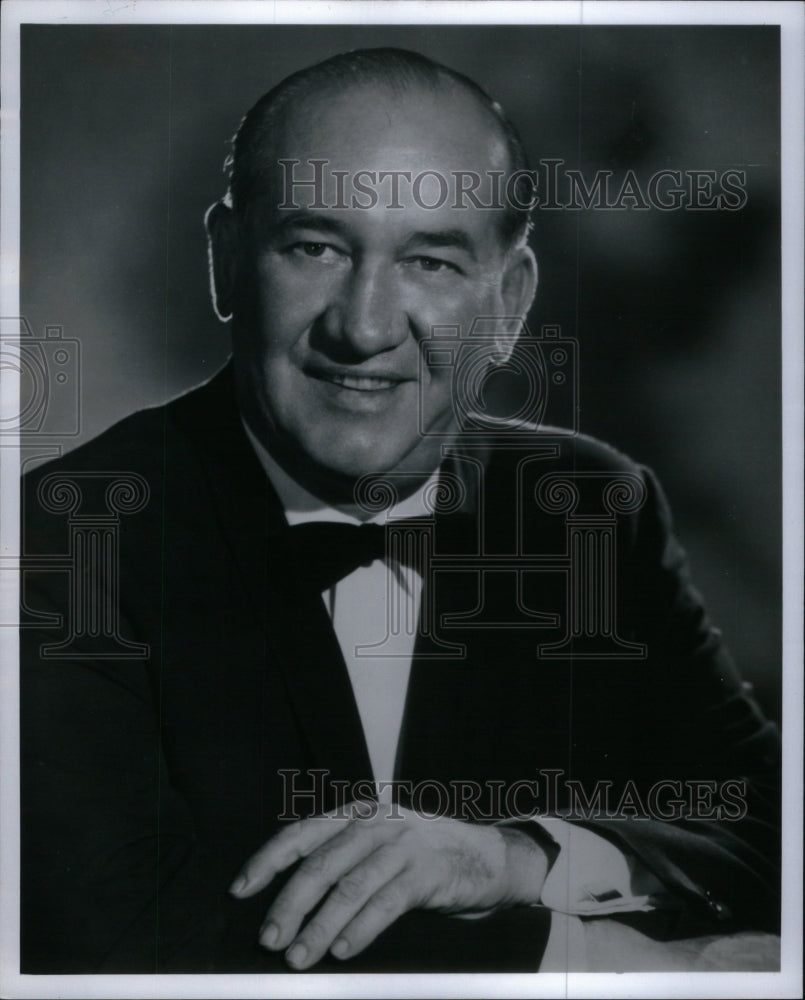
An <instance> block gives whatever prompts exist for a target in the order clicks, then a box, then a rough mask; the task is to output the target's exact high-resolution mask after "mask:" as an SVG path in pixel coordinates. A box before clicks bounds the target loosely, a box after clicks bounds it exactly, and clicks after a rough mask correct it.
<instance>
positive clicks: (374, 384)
mask: <svg viewBox="0 0 805 1000" xmlns="http://www.w3.org/2000/svg"><path fill="white" fill-rule="evenodd" d="M328 380H329V381H330V382H335V384H336V385H342V386H343V387H344V388H345V389H363V390H364V391H369V390H372V389H393V388H394V386H395V385H397V383H396V382H395V381H394V380H393V379H390V378H377V377H373V376H369V375H329V376H328Z"/></svg>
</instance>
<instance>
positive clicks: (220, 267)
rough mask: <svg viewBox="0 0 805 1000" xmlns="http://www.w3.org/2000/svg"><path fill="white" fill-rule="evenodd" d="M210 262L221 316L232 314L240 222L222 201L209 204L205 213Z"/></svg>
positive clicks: (214, 300)
mask: <svg viewBox="0 0 805 1000" xmlns="http://www.w3.org/2000/svg"><path fill="white" fill-rule="evenodd" d="M204 226H205V228H206V230H207V253H208V257H209V266H210V292H211V294H212V304H213V308H214V309H215V312H216V313H217V315H218V318H219V319H220V320H222V321H224V322H225V321H226V320H228V319H231V318H232V303H233V300H234V293H235V278H236V275H237V261H238V223H237V219H236V218H235V213H234V212H233V210H232V209H231V208H230V207H229V205H227V204H226V203H225V202H223V201H216V203H215V204H214V205H210V207H209V208H208V209H207V214H206V215H205V216H204Z"/></svg>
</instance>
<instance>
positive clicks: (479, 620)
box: [22, 50, 778, 972]
mask: <svg viewBox="0 0 805 1000" xmlns="http://www.w3.org/2000/svg"><path fill="white" fill-rule="evenodd" d="M229 166H230V190H229V191H228V193H227V195H226V197H225V198H224V199H222V200H221V201H220V202H218V203H216V204H215V205H214V206H213V207H212V208H211V209H210V210H209V212H208V214H207V228H208V233H209V237H210V251H211V261H212V270H213V284H214V296H215V306H216V309H217V312H218V314H219V316H220V317H221V318H222V319H226V320H227V321H229V320H231V328H232V344H233V356H232V362H231V364H230V365H227V366H226V368H225V369H224V370H223V371H222V372H221V373H219V374H218V375H217V376H216V377H215V378H214V379H212V380H211V381H210V382H209V383H208V384H206V385H204V386H202V387H201V388H199V389H197V390H194V391H193V392H191V393H188V394H187V395H185V396H183V397H181V398H180V399H178V400H175V401H173V402H172V403H169V404H168V405H167V406H165V407H161V408H158V409H155V410H151V411H146V412H143V413H141V414H136V415H134V416H133V417H131V418H129V419H127V420H125V421H123V422H122V423H121V424H119V425H117V426H116V427H114V428H112V429H111V430H110V431H108V432H106V433H105V434H104V435H102V436H101V437H100V438H99V439H97V440H96V441H94V442H92V443H90V444H89V445H88V446H85V447H84V448H81V449H79V450H77V451H76V452H74V453H72V454H70V455H69V456H68V457H67V458H66V459H64V460H62V461H61V462H60V463H58V464H56V465H50V466H46V467H45V468H44V469H42V470H37V472H36V473H35V475H34V477H32V478H30V479H29V480H27V481H26V489H25V499H26V504H27V512H26V522H25V523H26V531H27V533H28V536H29V539H28V540H29V543H30V544H29V549H30V550H31V551H38V552H40V553H42V554H43V555H47V554H49V553H50V554H52V553H57V552H62V551H64V549H65V544H66V542H65V535H66V532H67V531H68V526H67V525H66V524H65V519H64V512H65V511H66V510H68V509H69V510H72V511H73V512H75V510H77V509H78V505H79V504H80V505H81V506H80V509H81V511H82V516H84V517H85V518H86V517H87V516H88V515H89V514H91V513H92V512H93V511H94V510H95V509H96V508H99V507H100V508H103V505H104V503H110V502H111V500H110V498H114V497H115V496H116V494H115V493H114V490H113V488H112V486H110V481H109V477H110V476H111V477H112V478H113V479H114V477H115V476H120V475H121V474H122V471H121V470H126V475H127V476H128V477H129V480H128V481H129V483H130V484H131V483H134V484H139V485H138V487H137V488H139V489H141V492H142V503H141V504H139V506H140V507H141V508H142V509H140V510H135V509H134V508H135V507H136V506H137V505H135V504H134V503H133V501H132V499H131V497H129V500H128V501H127V502H123V501H120V504H119V507H118V508H116V509H119V510H120V511H122V512H123V513H125V514H130V515H131V516H130V518H129V520H128V521H126V523H125V530H121V531H120V533H119V536H116V538H117V543H119V551H118V550H117V549H116V550H115V552H114V553H113V554H111V555H108V558H107V562H106V563H104V562H103V560H101V564H102V565H103V566H106V567H107V568H108V566H109V565H110V563H109V561H108V560H111V559H114V558H115V557H118V558H119V567H120V571H119V575H118V573H117V570H116V569H115V571H114V572H109V573H108V574H107V576H106V577H104V576H103V572H102V571H101V570H99V569H98V562H97V560H96V561H95V562H93V561H92V560H89V561H88V562H87V563H86V564H85V565H84V568H83V570H81V573H82V574H83V575H81V576H79V577H78V578H76V574H77V573H78V572H79V571H78V570H77V569H75V568H74V569H73V584H75V583H76V582H78V583H80V586H78V587H76V586H72V588H71V587H70V586H68V584H69V583H70V580H69V579H65V577H66V576H67V574H61V573H57V574H53V573H51V574H48V573H46V572H40V573H31V574H29V577H28V578H27V579H26V584H27V588H26V609H27V610H29V611H31V612H33V613H34V615H39V616H40V623H41V622H42V621H44V619H43V618H42V617H41V616H43V615H45V614H47V613H48V612H54V611H55V612H59V611H61V612H62V613H63V614H64V620H65V622H67V623H69V625H70V628H72V632H71V634H70V635H69V636H68V637H67V639H65V640H64V641H63V642H62V643H61V644H60V645H59V644H58V643H56V644H54V642H53V638H54V637H53V632H52V630H51V631H48V629H47V628H46V627H39V628H35V627H31V628H29V629H26V630H24V632H23V638H24V641H25V651H24V654H23V668H22V699H23V746H24V760H23V776H22V780H23V830H22V836H23V957H24V960H23V969H24V971H31V972H33V971H38V972H44V971H61V972H67V971H106V972H129V971H132V972H134V971H136V972H148V971H152V972H154V971H215V972H221V971H244V972H245V971H262V970H265V971H272V970H273V971H279V970H282V969H287V967H288V966H290V967H291V968H295V969H297V970H305V969H309V968H313V967H315V968H333V966H335V967H336V968H351V969H362V970H372V971H401V970H414V971H425V970H443V971H473V970H480V969H494V970H500V971H514V970H537V969H540V968H541V969H559V968H562V967H563V965H562V963H565V964H564V967H566V968H567V967H573V968H583V967H584V960H583V957H582V953H583V951H584V950H585V948H586V950H587V954H588V956H593V957H594V958H595V959H596V960H598V958H600V956H601V955H603V956H604V958H603V959H602V960H601V961H600V962H599V964H598V967H599V968H603V967H611V968H628V967H630V965H629V962H630V957H629V955H630V954H631V958H632V960H635V961H636V960H638V959H639V961H641V962H643V963H644V964H643V965H642V967H643V968H645V967H646V965H645V961H646V958H645V956H646V955H650V956H651V958H650V959H649V961H650V962H654V963H655V964H654V965H653V966H651V967H652V968H656V969H660V968H677V967H684V964H685V963H684V955H685V954H686V953H685V952H684V950H683V951H682V952H679V951H675V950H674V947H673V946H672V945H668V946H667V947H666V950H664V951H663V950H662V949H661V948H660V946H655V945H654V944H653V941H654V940H656V939H663V940H670V941H674V940H678V939H689V938H692V937H696V936H697V935H698V936H701V935H711V936H712V935H715V934H719V935H724V934H726V933H728V932H730V931H733V930H747V929H756V930H760V931H769V930H772V931H773V930H774V927H775V921H776V917H777V903H776V893H777V889H778V885H777V875H776V874H775V872H776V867H775V860H774V856H775V852H776V849H777V839H776V834H775V833H774V822H775V820H776V806H775V804H774V803H775V792H774V782H775V770H774V768H775V764H774V760H775V754H776V752H777V737H776V732H775V731H774V727H773V726H771V725H770V724H768V723H767V722H766V721H765V720H764V719H763V717H762V715H761V714H760V711H759V709H758V708H757V706H756V704H755V703H754V701H753V700H752V699H751V697H750V695H749V693H748V689H747V687H746V686H745V685H742V684H741V682H740V680H739V679H738V677H737V675H736V674H735V671H734V668H733V667H732V665H731V663H730V661H729V658H728V657H727V654H726V653H725V651H724V649H723V647H722V644H721V642H720V638H719V633H718V632H717V631H716V630H715V629H713V628H712V627H711V626H710V625H709V622H708V621H707V618H706V616H705V614H704V610H703V608H702V605H701V601H700V598H699V596H698V594H697V593H696V591H695V590H694V589H693V588H692V586H691V585H690V582H689V579H688V575H687V569H686V566H685V561H684V556H683V554H682V552H681V550H680V549H679V547H678V545H677V544H676V542H675V541H674V538H673V536H672V534H671V532H670V519H669V514H668V510H667V506H666V504H665V501H664V499H663V496H662V493H661V491H660V490H659V487H658V486H657V484H656V481H655V480H654V478H653V476H652V475H651V473H650V472H649V471H648V470H646V469H644V468H641V467H639V466H636V465H635V464H634V463H632V462H631V461H630V460H629V459H627V458H625V457H624V456H622V455H620V454H618V453H617V452H615V451H613V450H612V449H610V448H608V447H607V446H605V445H602V444H600V443H598V442H595V441H592V440H590V439H588V438H584V437H583V436H581V435H578V434H573V433H568V432H565V433H561V432H558V431H557V430H556V429H552V428H541V427H536V426H533V425H532V424H530V423H527V422H523V421H522V420H521V421H519V422H518V421H508V422H506V421H501V420H499V419H496V418H493V417H489V418H488V419H486V420H484V419H483V417H481V418H478V417H477V415H476V414H474V413H472V412H471V411H470V410H469V409H468V408H467V407H466V405H465V402H466V398H465V394H464V393H463V389H462V386H461V385H459V384H458V382H457V377H456V366H457V364H458V360H457V359H458V358H459V357H460V355H461V351H462V350H466V349H468V350H469V357H470V365H469V367H470V371H471V372H473V373H474V377H475V378H476V381H477V380H478V379H480V380H481V381H483V378H484V377H485V374H486V372H487V371H488V366H489V364H490V363H494V362H497V363H504V364H505V363H506V362H507V360H508V359H509V358H511V356H512V352H513V351H515V350H517V349H518V345H516V343H515V342H516V339H517V335H518V332H520V331H521V330H522V321H523V319H524V317H525V315H526V313H527V312H528V309H529V306H530V304H531V302H532V299H533V297H534V293H535V290H536V283H537V269H536V263H535V260H534V255H533V253H532V251H531V250H530V248H529V246H528V243H527V237H528V231H529V195H528V190H527V184H525V185H524V184H523V183H521V182H522V181H527V172H526V171H525V166H526V164H525V157H524V154H523V150H522V145H521V143H520V140H519V139H518V137H517V135H516V132H515V131H514V129H513V128H512V126H511V125H510V123H509V122H508V121H507V119H506V118H505V116H504V114H503V113H502V111H501V109H500V108H499V107H498V106H497V105H496V104H494V103H493V102H492V101H491V100H490V98H489V97H488V96H487V95H486V94H485V93H484V92H483V91H481V90H480V89H479V88H478V87H477V86H476V85H475V84H474V83H472V82H471V81H469V80H467V79H466V78H464V77H461V76H459V75H457V74H455V73H453V72H452V71H450V70H448V69H446V68H444V67H441V66H438V65H436V64H434V63H432V62H430V61H429V60H426V59H424V58H423V57H421V56H418V55H416V54H414V53H410V52H406V51H402V50H371V51H363V52H355V53H349V54H346V55H341V56H336V57H333V58H332V59H330V60H328V61H327V62H325V63H322V64H320V65H318V66H315V67H312V68H310V69H307V70H303V71H301V72H300V73H298V74H295V75H294V76H292V77H290V78H288V79H287V80H285V81H283V82H282V83H280V84H279V85H278V86H277V87H276V88H275V89H274V90H272V91H271V92H269V93H268V94H267V95H266V96H265V97H263V98H262V99H261V100H260V101H259V102H258V103H257V104H256V105H255V107H254V108H252V110H251V111H250V112H249V114H248V115H247V116H246V118H245V119H244V121H243V123H242V125H241V127H240V129H239V131H238V133H237V135H236V137H235V140H234V147H233V153H232V157H231V160H230V164H229ZM479 321H482V324H485V325H482V326H481V327H479ZM478 329H483V330H485V331H487V332H486V333H485V334H484V335H483V336H482V337H476V338H475V339H473V331H477V330H478ZM490 331H491V332H490ZM436 334H441V339H440V337H439V336H435V335H436ZM434 337H435V340H434ZM434 343H436V344H437V345H438V344H441V345H442V346H441V347H439V350H437V351H433V352H429V351H428V347H429V346H432V345H433V344H434ZM525 346H526V347H527V348H528V349H529V350H531V351H532V352H536V354H537V355H538V356H539V358H543V355H542V354H541V353H540V350H541V349H540V348H539V345H536V344H535V343H533V342H531V341H529V340H528V338H527V337H526V338H525ZM519 347H522V343H521V345H519ZM561 351H564V352H565V355H566V354H567V348H566V347H563V346H562V345H559V347H558V348H557V350H555V351H554V352H553V355H552V357H554V359H556V357H558V353H559V352H561ZM540 363H541V364H544V360H543V361H541V362H540ZM555 363H557V364H558V361H555ZM541 370H544V369H541ZM464 388H466V386H465V387H464ZM475 431H479V432H478V433H474V432H475ZM68 483H71V484H72V485H71V486H68V485H66V484H68ZM76 484H78V485H76ZM131 488H132V489H134V487H133V486H132V487H131ZM602 496H603V498H604V499H603V501H602V500H601V497H602ZM71 498H77V499H75V504H73V499H71ZM568 498H569V499H568ZM602 502H604V503H605V506H606V511H605V514H604V517H603V520H602V515H601V512H600V510H599V509H598V507H596V504H598V506H599V507H600V504H601V503H602ZM71 504H72V505H73V506H71ZM577 514H578V516H576V515H577ZM573 532H576V534H573ZM579 532H582V533H584V532H586V534H584V542H583V545H581V548H580V547H579V544H577V543H578V540H579V538H581V535H579V534H578V533H579ZM602 538H603V539H604V541H603V542H601V544H602V545H603V546H604V548H600V549H599V548H596V546H598V544H599V542H600V540H601V539H602ZM574 539H575V541H574ZM117 543H116V544H117ZM93 551H94V550H93ZM580 551H583V552H585V553H587V555H588V556H589V559H588V561H587V562H584V560H582V561H581V562H579V561H578V560H577V559H576V557H575V556H574V555H573V553H574V552H575V553H578V552H580ZM599 556H600V559H601V562H600V564H599V563H598V562H596V559H598V557H599ZM607 560H609V562H607ZM601 566H604V569H603V570H601V568H600V567H601ZM615 569H617V581H618V587H617V590H615V589H613V588H612V587H611V585H610V581H611V580H614V579H615ZM602 574H603V575H602ZM567 580H569V581H570V584H569V585H566V581H567ZM76 595H78V596H76ZM82 595H84V596H86V599H87V600H88V601H89V602H90V604H91V609H92V611H93V613H98V614H101V615H104V614H105V615H106V616H107V617H106V618H104V626H103V627H102V628H94V629H93V628H89V627H83V628H82V627H79V626H81V623H82V622H84V621H85V620H90V619H89V618H88V617H87V618H84V617H82V614H80V613H79V612H83V610H85V609H84V605H83V604H82V603H81V601H82V600H83V597H82ZM87 595H88V596H87ZM598 608H602V609H603V610H602V611H601V615H600V616H599V613H598V610H596V609H598ZM65 609H67V611H65ZM99 609H100V610H99ZM110 609H112V610H110ZM88 614H89V612H88ZM113 619H114V620H113ZM99 636H100V638H102V639H105V640H106V641H107V646H108V647H109V649H107V653H106V654H105V655H102V654H101V653H99V652H98V642H99ZM115 644H117V645H115ZM138 644H139V645H138ZM109 650H111V652H110V651H109ZM115 650H117V652H115ZM121 650H125V651H126V652H121ZM132 650H135V651H134V652H132ZM137 650H139V652H138V651H137ZM610 791H611V792H612V795H611V797H610ZM54 914H55V915H57V916H56V918H55V920H54ZM468 917H472V918H473V919H466V918H468ZM618 921H620V922H618ZM624 921H625V923H624ZM583 922H584V923H583ZM626 923H628V924H629V925H630V926H631V927H632V928H635V927H636V928H637V930H629V929H628V928H627V927H626ZM585 927H586V933H587V941H586V944H585ZM618 935H620V936H618ZM645 935H651V937H650V938H649V937H646V936H645ZM579 941H581V944H580V945H579ZM572 942H575V943H576V945H573V944H572ZM601 942H604V944H603V945H602V943H601ZM613 942H616V945H613ZM576 946H577V947H576ZM574 947H575V951H574V950H573V949H574ZM618 947H621V948H623V949H624V951H623V953H622V954H621V953H618V952H617V948H618ZM630 948H631V949H632V950H631V953H630V952H629V949H630ZM652 949H654V950H652ZM680 956H683V957H680ZM344 959H347V960H350V964H349V965H347V966H342V965H340V964H339V963H340V961H342V960H344ZM607 962H608V963H609V966H607V965H606V963H607ZM567 963H569V966H568V964H567ZM593 964H595V963H594V962H593Z"/></svg>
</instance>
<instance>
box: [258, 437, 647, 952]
mask: <svg viewBox="0 0 805 1000" xmlns="http://www.w3.org/2000/svg"><path fill="white" fill-rule="evenodd" d="M244 427H245V428H246V432H247V434H248V437H249V440H250V441H251V443H252V445H253V447H254V450H255V452H256V453H257V456H258V458H259V459H260V462H261V464H262V466H263V468H264V469H265V471H266V474H267V475H268V477H269V479H270V481H271V484H272V486H273V487H274V489H275V491H276V493H277V495H278V496H279V498H280V502H281V503H282V505H283V507H284V509H285V517H286V518H287V520H288V523H289V524H291V525H296V524H304V523H307V522H311V521H331V522H341V523H347V524H366V523H371V522H374V523H380V524H385V523H386V522H387V521H389V520H397V519H399V518H408V517H417V516H422V515H426V514H430V513H431V511H430V510H429V509H428V508H427V506H426V505H425V503H424V500H423V494H424V493H425V491H426V490H428V489H429V487H431V486H432V484H433V483H434V481H435V480H436V478H437V477H438V470H436V471H435V472H434V473H433V475H432V476H431V478H430V479H429V480H428V481H427V483H425V484H424V485H423V486H422V487H421V488H420V489H419V490H418V491H417V492H416V493H414V494H412V495H411V496H410V497H407V498H406V499H405V500H403V501H401V502H400V503H398V504H396V505H395V506H394V507H391V508H389V509H387V510H383V511H381V512H379V513H377V514H375V515H372V516H363V517H361V516H360V515H361V514H364V513H365V512H362V511H360V510H359V509H358V508H357V507H332V506H330V505H328V504H327V503H325V502H324V501H323V500H320V499H319V498H318V497H316V496H314V495H313V494H311V493H309V492H308V491H307V490H306V489H304V487H302V486H300V484H299V483H297V482H296V480H294V479H292V478H291V477H290V476H289V475H288V474H287V473H286V472H285V470H284V469H282V468H281V467H280V466H279V465H278V463H277V462H276V461H275V460H274V459H273V458H272V457H271V455H269V453H268V452H267V450H266V449H265V448H264V447H263V445H262V444H261V443H260V442H259V441H258V440H257V438H256V437H255V435H254V434H253V432H252V431H251V429H250V428H249V427H248V426H247V425H246V424H245V422H244ZM421 593H422V577H421V575H420V574H419V573H418V572H417V571H416V570H415V569H413V568H411V567H410V566H404V565H401V564H398V563H396V562H392V564H391V565H389V564H387V562H386V561H385V560H383V559H376V560H375V561H374V562H373V563H371V565H369V566H360V567H358V569H356V570H355V571H354V572H353V573H350V574H349V576H346V577H344V578H343V579H342V580H339V581H338V583H336V584H335V585H334V586H332V587H330V588H329V589H328V590H326V591H324V592H323V593H322V600H323V601H324V604H325V607H326V608H327V611H328V613H329V615H330V618H331V619H332V623H333V630H334V631H335V634H336V637H337V639H338V643H339V645H340V647H341V652H342V653H343V655H344V662H345V663H346V666H347V670H348V672H349V678H350V682H351V684H352V690H353V693H354V696H355V701H356V703H357V706H358V712H359V715H360V719H361V724H362V726H363V732H364V737H365V739H366V746H367V749H368V751H369V760H370V762H371V764H372V771H373V774H374V779H375V781H376V782H377V783H378V787H379V799H380V801H381V802H389V801H391V794H392V786H391V781H392V779H393V777H394V765H395V761H396V756H397V748H398V744H399V739H400V729H401V726H402V718H403V712H404V709H405V700H406V694H407V691H408V679H409V675H410V672H411V661H412V659H413V652H414V642H415V639H416V632H417V625H418V616H419V604H420V596H421ZM390 614H393V617H394V621H391V622H390V620H389V617H390ZM533 822H536V823H538V824H539V825H540V826H541V827H542V829H543V830H544V831H545V832H546V833H547V834H548V835H549V836H550V837H551V838H552V840H553V841H554V842H555V844H556V845H557V846H558V847H559V853H558V855H557V857H556V860H555V861H554V863H553V865H552V867H551V869H550V871H549V873H548V876H547V878H546V880H545V884H544V886H543V889H542V895H541V904H542V905H543V906H546V907H548V908H549V909H550V910H552V911H553V918H552V921H551V932H550V936H549V939H548V944H547V947H546V950H545V953H544V955H543V960H542V963H541V965H540V971H543V972H547V971H553V972H559V971H568V970H575V971H584V968H585V960H584V930H583V925H582V923H581V921H580V919H579V918H581V917H593V916H595V917H601V916H607V915H611V914H617V913H623V912H627V911H628V912H634V911H638V910H652V909H654V908H655V900H656V899H657V898H658V897H659V896H661V895H662V894H663V892H664V887H663V886H662V883H661V882H659V880H657V879H656V878H655V877H654V876H653V875H652V874H651V873H650V872H648V871H647V870H646V869H645V868H644V867H643V866H642V865H641V864H640V863H639V862H638V861H637V860H636V859H635V858H633V857H631V856H630V855H627V854H625V853H623V852H622V851H620V850H619V849H618V848H617V847H615V846H614V845H613V844H612V843H611V842H610V841H608V840H605V839H604V838H603V837H599V836H598V835H597V834H595V833H593V832H592V831H591V830H588V829H586V828H584V827H579V826H576V825H574V824H572V823H568V822H567V821H565V820H564V819H561V818H560V817H550V816H546V817H535V818H534V819H533ZM601 895H605V896H606V897H607V901H606V902H597V901H596V899H595V898H594V897H596V896H599V897H600V896H601Z"/></svg>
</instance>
